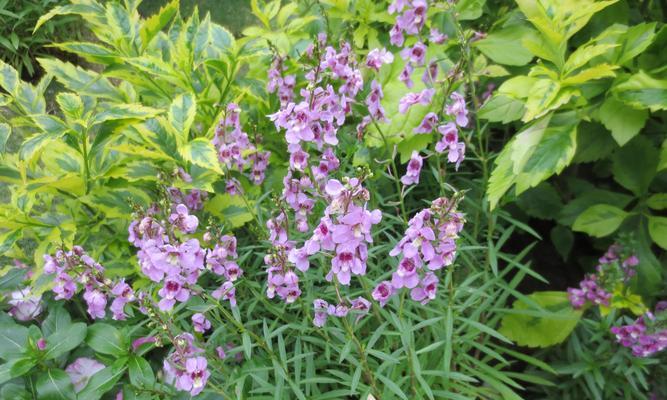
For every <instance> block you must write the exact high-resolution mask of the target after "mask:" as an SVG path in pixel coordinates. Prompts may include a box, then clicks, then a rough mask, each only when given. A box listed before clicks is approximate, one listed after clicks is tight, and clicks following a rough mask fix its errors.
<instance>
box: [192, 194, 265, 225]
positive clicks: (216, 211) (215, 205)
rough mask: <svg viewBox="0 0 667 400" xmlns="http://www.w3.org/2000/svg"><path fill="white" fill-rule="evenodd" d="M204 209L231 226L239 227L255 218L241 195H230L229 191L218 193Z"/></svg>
mask: <svg viewBox="0 0 667 400" xmlns="http://www.w3.org/2000/svg"><path fill="white" fill-rule="evenodd" d="M251 206H252V205H251ZM204 210H206V211H208V212H210V213H211V214H213V215H215V216H217V217H219V218H221V219H222V221H221V222H222V223H224V224H225V225H226V226H229V227H231V228H238V227H240V226H243V225H245V224H246V223H247V222H249V221H252V220H253V216H252V213H251V211H250V210H248V207H247V206H246V204H245V202H244V201H243V199H241V196H230V195H229V194H227V193H224V194H216V195H215V197H213V199H211V200H209V201H207V202H206V204H205V205H204Z"/></svg>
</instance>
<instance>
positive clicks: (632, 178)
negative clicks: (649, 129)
mask: <svg viewBox="0 0 667 400" xmlns="http://www.w3.org/2000/svg"><path fill="white" fill-rule="evenodd" d="M612 160H613V164H612V172H613V173H614V180H615V181H616V182H618V184H620V185H621V186H623V187H624V188H626V189H628V190H630V191H631V192H632V193H634V194H635V195H637V196H640V195H642V194H644V193H646V192H647V191H648V187H649V185H650V183H651V181H652V180H653V178H654V177H655V174H656V171H657V168H658V149H656V148H655V146H654V145H653V144H652V143H651V141H650V140H648V139H647V138H645V137H643V136H638V137H636V138H635V139H634V140H632V141H631V142H629V143H628V144H626V145H625V146H623V147H621V148H620V149H619V150H618V151H616V153H615V154H614V156H613V159H612Z"/></svg>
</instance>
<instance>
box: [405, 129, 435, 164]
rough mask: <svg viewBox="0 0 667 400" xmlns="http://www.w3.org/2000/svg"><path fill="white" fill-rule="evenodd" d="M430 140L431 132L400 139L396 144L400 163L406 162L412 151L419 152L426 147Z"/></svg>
mask: <svg viewBox="0 0 667 400" xmlns="http://www.w3.org/2000/svg"><path fill="white" fill-rule="evenodd" d="M431 142H433V135H432V134H419V135H414V136H412V137H411V138H408V139H405V140H403V141H401V142H400V143H399V144H398V146H397V150H398V154H399V155H400V160H401V163H405V162H407V161H408V160H409V159H410V156H411V155H412V152H413V151H417V152H420V151H422V150H424V149H425V148H426V147H428V145H429V144H431Z"/></svg>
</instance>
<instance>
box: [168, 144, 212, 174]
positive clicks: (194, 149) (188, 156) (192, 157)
mask: <svg viewBox="0 0 667 400" xmlns="http://www.w3.org/2000/svg"><path fill="white" fill-rule="evenodd" d="M179 152H180V154H181V156H182V157H183V159H184V160H186V161H189V162H191V163H193V164H195V165H198V166H200V167H202V168H206V169H209V170H211V171H215V172H217V173H219V174H221V175H222V174H223V172H222V168H221V167H220V161H219V160H218V153H217V151H216V150H215V147H214V146H213V143H211V141H210V140H209V139H206V138H196V139H194V140H192V141H190V142H189V143H188V144H186V145H185V146H183V147H181V148H180V149H179Z"/></svg>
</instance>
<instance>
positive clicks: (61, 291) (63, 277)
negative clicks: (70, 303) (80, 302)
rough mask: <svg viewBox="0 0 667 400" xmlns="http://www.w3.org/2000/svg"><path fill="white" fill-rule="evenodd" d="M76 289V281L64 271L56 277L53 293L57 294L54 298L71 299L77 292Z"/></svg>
mask: <svg viewBox="0 0 667 400" xmlns="http://www.w3.org/2000/svg"><path fill="white" fill-rule="evenodd" d="M76 289H77V288H76V283H74V281H73V280H72V278H70V276H69V275H67V274H66V273H64V272H62V273H59V274H58V276H57V277H56V285H55V286H54V287H53V293H55V294H56V296H55V297H54V298H55V299H56V300H62V299H65V300H69V299H71V298H72V296H74V293H76Z"/></svg>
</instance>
